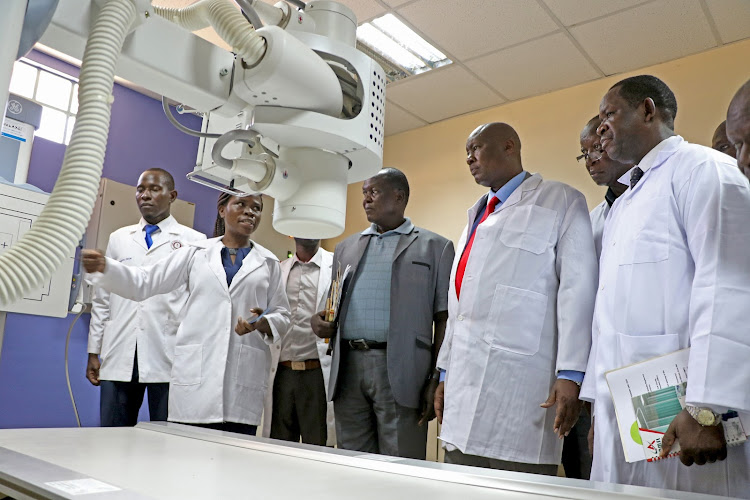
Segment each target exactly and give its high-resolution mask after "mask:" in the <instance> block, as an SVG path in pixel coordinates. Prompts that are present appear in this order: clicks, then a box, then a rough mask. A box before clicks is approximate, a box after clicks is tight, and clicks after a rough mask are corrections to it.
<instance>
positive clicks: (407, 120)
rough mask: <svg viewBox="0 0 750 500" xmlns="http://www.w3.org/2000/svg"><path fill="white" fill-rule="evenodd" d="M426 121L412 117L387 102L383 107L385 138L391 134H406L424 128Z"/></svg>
mask: <svg viewBox="0 0 750 500" xmlns="http://www.w3.org/2000/svg"><path fill="white" fill-rule="evenodd" d="M425 125H427V122H426V121H423V120H420V119H419V118H416V117H414V116H413V115H411V114H410V113H407V112H406V111H404V110H403V109H401V108H399V107H397V106H395V105H394V104H392V103H390V102H388V103H387V104H386V106H385V135H386V137H387V136H389V135H393V134H399V133H401V132H406V131H407V130H411V129H414V128H419V127H424V126H425Z"/></svg>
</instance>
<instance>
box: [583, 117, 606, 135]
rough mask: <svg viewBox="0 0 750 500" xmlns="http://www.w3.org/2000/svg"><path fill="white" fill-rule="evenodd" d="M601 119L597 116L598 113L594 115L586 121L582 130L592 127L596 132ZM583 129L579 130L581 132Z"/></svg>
mask: <svg viewBox="0 0 750 500" xmlns="http://www.w3.org/2000/svg"><path fill="white" fill-rule="evenodd" d="M601 123H602V119H601V118H599V115H594V117H593V118H592V119H590V120H589V121H587V122H586V125H584V126H583V130H586V129H589V128H593V129H594V133H596V129H597V128H599V125H601ZM583 130H582V131H581V132H583Z"/></svg>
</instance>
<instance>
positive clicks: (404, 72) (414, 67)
mask: <svg viewBox="0 0 750 500" xmlns="http://www.w3.org/2000/svg"><path fill="white" fill-rule="evenodd" d="M357 39H358V41H359V42H360V45H364V47H360V48H361V49H363V50H364V51H365V52H367V53H370V54H372V53H375V54H376V55H378V56H381V57H382V60H378V59H379V58H377V57H376V60H378V62H379V63H380V64H381V66H383V67H384V69H386V73H387V75H388V78H389V80H391V81H394V80H399V79H401V78H405V77H407V76H411V75H415V74H419V73H423V72H425V71H429V70H431V69H434V68H439V67H440V66H444V65H446V64H450V63H451V62H452V61H451V60H450V59H448V58H447V57H446V56H445V54H443V53H442V52H440V51H439V50H438V49H436V48H435V47H433V46H432V45H430V44H429V43H427V41H425V40H424V39H423V38H422V37H420V36H419V35H417V34H416V33H415V32H414V31H412V30H411V29H410V28H409V27H408V26H406V25H405V24H404V23H402V22H401V21H400V20H399V19H398V18H397V17H396V16H394V15H393V14H386V15H385V16H382V17H379V18H377V19H375V20H373V21H372V22H370V23H364V24H362V25H360V26H359V28H357Z"/></svg>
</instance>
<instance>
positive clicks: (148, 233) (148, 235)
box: [143, 224, 159, 248]
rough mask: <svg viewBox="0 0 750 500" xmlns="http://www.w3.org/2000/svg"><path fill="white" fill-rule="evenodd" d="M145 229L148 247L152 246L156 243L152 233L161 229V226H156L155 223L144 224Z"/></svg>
mask: <svg viewBox="0 0 750 500" xmlns="http://www.w3.org/2000/svg"><path fill="white" fill-rule="evenodd" d="M143 229H144V230H145V231H146V247H147V248H151V245H153V244H154V240H152V239H151V235H152V234H154V233H155V232H156V231H158V230H159V226H156V225H154V224H146V225H145V226H143Z"/></svg>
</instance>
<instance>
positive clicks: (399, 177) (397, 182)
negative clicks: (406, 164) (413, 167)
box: [375, 167, 409, 202]
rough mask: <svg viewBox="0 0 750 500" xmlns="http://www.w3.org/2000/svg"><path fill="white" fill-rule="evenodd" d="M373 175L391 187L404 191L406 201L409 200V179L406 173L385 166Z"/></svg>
mask: <svg viewBox="0 0 750 500" xmlns="http://www.w3.org/2000/svg"><path fill="white" fill-rule="evenodd" d="M375 177H379V178H381V179H384V180H385V181H386V182H387V183H388V184H390V186H391V187H392V188H393V189H396V190H398V191H403V192H404V197H405V199H406V202H408V201H409V181H408V180H406V175H405V174H404V173H403V172H402V171H401V170H399V169H397V168H393V167H386V168H384V169H382V170H381V171H380V172H378V173H377V175H376V176H375Z"/></svg>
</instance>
